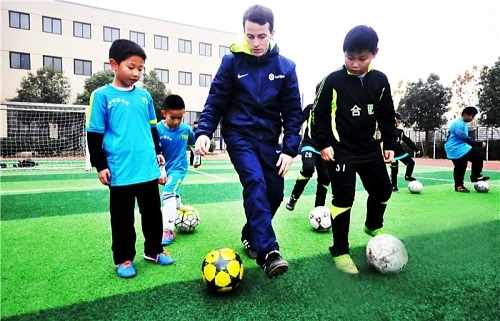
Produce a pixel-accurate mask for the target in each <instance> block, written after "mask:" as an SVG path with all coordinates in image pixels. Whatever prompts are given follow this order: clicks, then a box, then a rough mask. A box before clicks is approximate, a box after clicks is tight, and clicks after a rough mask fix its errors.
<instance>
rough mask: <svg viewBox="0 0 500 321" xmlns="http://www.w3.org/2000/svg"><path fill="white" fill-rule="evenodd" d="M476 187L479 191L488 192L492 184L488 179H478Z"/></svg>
mask: <svg viewBox="0 0 500 321" xmlns="http://www.w3.org/2000/svg"><path fill="white" fill-rule="evenodd" d="M474 189H475V190H476V192H478V193H488V192H489V191H490V184H489V183H488V182H486V181H478V182H476V183H475V184H474Z"/></svg>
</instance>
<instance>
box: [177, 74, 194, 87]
mask: <svg viewBox="0 0 500 321" xmlns="http://www.w3.org/2000/svg"><path fill="white" fill-rule="evenodd" d="M191 77H192V75H191V73H190V72H184V71H179V85H187V86H191V83H192V81H191Z"/></svg>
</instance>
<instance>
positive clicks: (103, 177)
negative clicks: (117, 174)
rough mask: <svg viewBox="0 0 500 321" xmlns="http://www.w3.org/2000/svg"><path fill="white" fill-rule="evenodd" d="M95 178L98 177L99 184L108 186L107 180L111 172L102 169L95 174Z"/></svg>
mask: <svg viewBox="0 0 500 321" xmlns="http://www.w3.org/2000/svg"><path fill="white" fill-rule="evenodd" d="M97 177H99V181H100V182H101V184H102V185H106V186H108V185H109V180H110V178H111V172H110V171H109V169H107V168H106V169H103V170H102V171H100V172H99V173H97Z"/></svg>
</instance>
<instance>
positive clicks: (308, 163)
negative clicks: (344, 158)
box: [286, 84, 330, 211]
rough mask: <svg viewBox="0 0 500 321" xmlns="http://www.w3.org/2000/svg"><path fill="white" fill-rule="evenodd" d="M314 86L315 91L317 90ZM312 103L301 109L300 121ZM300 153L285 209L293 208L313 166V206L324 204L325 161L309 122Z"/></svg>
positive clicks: (308, 112)
mask: <svg viewBox="0 0 500 321" xmlns="http://www.w3.org/2000/svg"><path fill="white" fill-rule="evenodd" d="M318 88H319V84H318V87H317V88H316V93H317V91H318ZM312 106H313V105H312V104H309V105H307V106H306V108H304V109H303V110H302V123H304V122H305V121H308V120H309V116H310V114H311V110H312ZM300 155H301V158H302V169H301V170H300V174H299V176H298V177H297V180H296V181H295V185H294V186H293V190H292V195H290V199H289V200H288V203H286V209H287V210H289V211H293V210H294V209H295V204H296V203H297V200H298V199H299V198H300V196H301V195H302V193H303V192H304V189H305V187H306V185H307V183H308V182H309V180H310V179H311V177H312V176H313V174H314V168H316V172H317V175H318V185H317V186H316V199H315V201H314V207H318V206H325V201H326V194H327V192H328V185H329V184H330V179H329V178H328V169H327V168H326V163H325V161H324V160H323V159H322V158H321V153H320V152H319V151H318V149H317V147H316V144H315V143H314V142H313V141H312V139H311V137H310V135H309V124H308V125H307V127H306V129H305V131H304V138H303V139H302V143H301V146H300Z"/></svg>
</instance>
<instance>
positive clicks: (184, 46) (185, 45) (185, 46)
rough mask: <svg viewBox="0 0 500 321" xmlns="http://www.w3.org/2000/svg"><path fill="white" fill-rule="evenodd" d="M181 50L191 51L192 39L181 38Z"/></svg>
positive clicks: (184, 51)
mask: <svg viewBox="0 0 500 321" xmlns="http://www.w3.org/2000/svg"><path fill="white" fill-rule="evenodd" d="M179 52H183V53H188V54H190V53H191V40H183V39H179Z"/></svg>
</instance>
